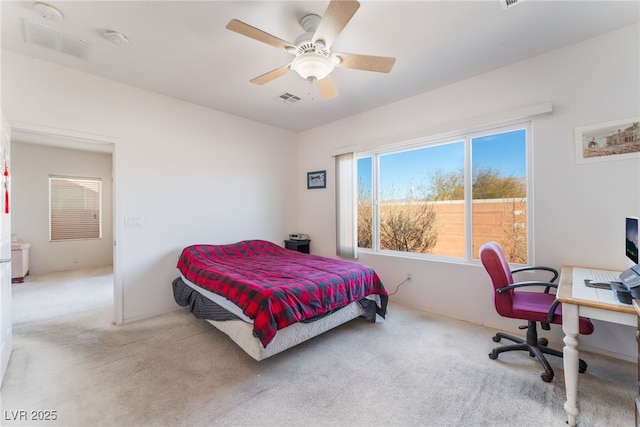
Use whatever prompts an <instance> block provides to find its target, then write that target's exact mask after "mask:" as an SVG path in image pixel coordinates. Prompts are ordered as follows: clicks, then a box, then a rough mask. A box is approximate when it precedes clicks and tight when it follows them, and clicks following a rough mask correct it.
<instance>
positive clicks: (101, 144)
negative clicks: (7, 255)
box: [11, 123, 123, 324]
mask: <svg viewBox="0 0 640 427" xmlns="http://www.w3.org/2000/svg"><path fill="white" fill-rule="evenodd" d="M11 125H12V126H11V141H12V144H13V143H16V145H17V144H22V143H24V144H25V145H26V144H30V145H31V147H30V148H31V149H32V150H36V151H37V149H38V148H37V147H38V146H41V148H42V150H43V152H47V151H46V150H49V151H48V153H52V152H56V151H57V152H68V153H73V154H74V155H78V156H85V157H88V158H91V157H92V156H93V157H96V158H99V157H102V158H103V159H104V158H107V159H109V158H110V165H109V166H110V168H109V169H110V171H109V172H110V173H107V176H105V177H104V178H103V180H105V181H106V180H108V181H109V182H108V184H109V187H110V189H111V196H110V200H109V202H110V203H105V204H106V205H109V206H110V209H109V211H108V212H107V211H106V210H104V216H103V218H104V221H105V222H106V223H103V227H105V226H106V225H108V226H109V227H105V229H107V228H108V229H110V230H109V231H110V233H104V234H103V239H104V241H103V243H102V252H104V251H109V253H108V254H106V255H107V256H108V255H109V254H110V255H111V261H112V266H113V276H112V277H113V284H112V293H113V323H115V324H121V323H122V320H123V309H122V307H123V304H122V290H121V289H120V288H119V287H118V283H119V281H118V279H117V278H118V269H117V264H118V263H117V260H118V248H117V247H116V245H115V242H116V241H117V236H118V234H119V230H118V227H117V221H116V220H115V219H116V217H117V216H116V211H117V209H116V199H117V197H116V194H117V191H116V183H117V179H116V168H115V165H116V144H115V141H116V138H113V137H109V136H104V135H93V134H87V133H84V132H77V131H69V130H66V129H58V128H49V127H45V126H39V125H30V124H24V123H19V124H15V123H12V124H11ZM23 147H24V145H23ZM34 147H35V148H34ZM56 149H63V150H56ZM69 150H70V151H69ZM94 155H95V156H94ZM104 161H105V160H102V162H103V163H104ZM107 161H108V160H107ZM61 167H62V166H61ZM53 169H58V168H57V167H53ZM68 169H69V170H70V171H71V173H73V168H72V167H71V168H69V167H68ZM14 171H15V169H14ZM57 173H65V172H64V171H62V172H57ZM15 190H16V188H15V183H14V189H13V191H14V192H15ZM16 194H17V193H16ZM18 197H20V195H19V194H18ZM105 197H109V196H108V195H107V194H106V193H105ZM41 198H42V197H41ZM14 200H15V199H14ZM42 208H43V206H42V201H40V209H42ZM47 209H48V207H47ZM40 215H42V213H41V212H40ZM107 221H108V222H107ZM15 228H16V227H13V229H14V230H15ZM41 234H43V233H42V231H40V235H41ZM18 237H20V236H18ZM39 238H41V239H42V236H39ZM45 239H46V245H45V244H42V245H41V246H43V247H44V246H49V241H48V236H46V237H45ZM33 248H34V246H33V243H32V249H33ZM36 253H37V251H36ZM104 256H105V254H104V253H103V257H104ZM32 259H33V256H32ZM68 262H70V263H73V262H78V264H76V265H71V266H70V265H69V264H64V265H61V266H59V267H58V268H57V270H64V269H75V268H77V269H79V270H80V269H82V268H83V266H82V260H80V261H74V260H73V258H70V261H68Z"/></svg>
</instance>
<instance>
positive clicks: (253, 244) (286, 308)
mask: <svg viewBox="0 0 640 427" xmlns="http://www.w3.org/2000/svg"><path fill="white" fill-rule="evenodd" d="M177 268H178V271H179V272H180V274H181V275H182V277H184V278H185V279H188V281H189V282H191V284H193V285H196V286H197V287H198V288H202V289H203V290H207V291H210V292H212V293H214V294H216V295H218V296H221V297H222V298H224V299H226V300H228V301H229V302H231V303H233V304H234V305H236V306H237V307H239V308H240V309H241V313H242V314H244V315H245V316H246V317H248V318H249V319H251V321H252V325H253V335H254V336H256V337H258V338H259V339H260V341H261V342H262V345H263V346H264V347H265V348H266V347H267V345H268V344H269V343H270V341H271V340H272V339H273V338H274V337H275V335H276V333H277V331H279V330H281V329H284V328H285V327H287V326H290V325H293V324H295V323H298V322H306V321H310V320H317V319H318V318H319V317H321V316H325V315H328V314H330V313H333V312H334V311H335V310H338V309H341V308H343V307H346V306H347V305H349V304H351V303H352V302H359V303H360V304H363V303H367V301H370V300H371V299H373V300H375V301H376V302H377V303H378V304H373V305H374V306H376V308H375V313H377V314H378V315H380V316H381V317H384V316H385V313H386V306H387V302H388V296H387V291H386V290H385V289H384V286H383V284H382V282H381V281H380V278H379V277H378V275H377V274H376V273H375V271H373V269H372V268H371V267H368V266H366V265H363V264H360V263H356V262H350V261H345V260H341V259H334V258H327V257H322V256H317V255H310V254H303V253H300V252H297V251H292V250H288V249H285V248H282V247H281V246H278V245H276V244H274V243H272V242H268V241H264V240H244V241H241V242H237V243H233V244H226V245H205V244H197V245H191V246H187V247H185V248H184V249H183V250H182V253H181V255H180V257H179V259H178V263H177ZM194 298H195V297H194ZM198 298H200V299H201V298H202V297H198ZM368 298H369V299H368ZM191 303H197V305H201V306H203V305H202V304H200V303H199V301H198V300H197V299H194V300H193V301H191V302H190V304H191ZM196 308H197V307H196ZM365 311H366V310H365ZM194 314H195V313H194ZM238 317H239V318H242V316H241V315H240V313H238ZM374 319H375V315H374ZM210 320H218V319H215V318H214V319H210ZM225 320H228V319H225Z"/></svg>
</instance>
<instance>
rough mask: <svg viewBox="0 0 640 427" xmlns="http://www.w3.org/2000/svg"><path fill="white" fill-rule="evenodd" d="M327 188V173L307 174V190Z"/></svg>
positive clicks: (315, 172)
mask: <svg viewBox="0 0 640 427" xmlns="http://www.w3.org/2000/svg"><path fill="white" fill-rule="evenodd" d="M316 188H327V171H326V170H325V171H314V172H307V189H309V190H312V189H316Z"/></svg>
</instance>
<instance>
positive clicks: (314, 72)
mask: <svg viewBox="0 0 640 427" xmlns="http://www.w3.org/2000/svg"><path fill="white" fill-rule="evenodd" d="M335 65H336V64H335V63H334V62H333V61H332V60H331V59H330V58H328V57H326V56H325V55H321V54H319V53H305V54H303V55H300V56H297V57H296V58H295V59H294V60H293V62H291V69H292V70H294V71H295V72H296V73H298V74H299V75H300V77H302V78H303V79H306V80H309V81H311V82H315V81H317V80H322V79H324V78H325V77H327V76H328V75H329V74H330V73H331V72H332V71H333V69H334V67H335Z"/></svg>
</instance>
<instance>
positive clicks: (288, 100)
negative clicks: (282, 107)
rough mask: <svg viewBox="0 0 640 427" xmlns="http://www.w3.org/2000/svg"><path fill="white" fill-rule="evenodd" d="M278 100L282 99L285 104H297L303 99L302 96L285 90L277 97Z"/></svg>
mask: <svg viewBox="0 0 640 427" xmlns="http://www.w3.org/2000/svg"><path fill="white" fill-rule="evenodd" d="M276 101H280V102H282V103H284V104H295V103H296V102H300V101H302V98H300V97H299V96H296V95H294V94H292V93H289V92H284V93H283V94H282V95H279V96H277V97H276Z"/></svg>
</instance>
